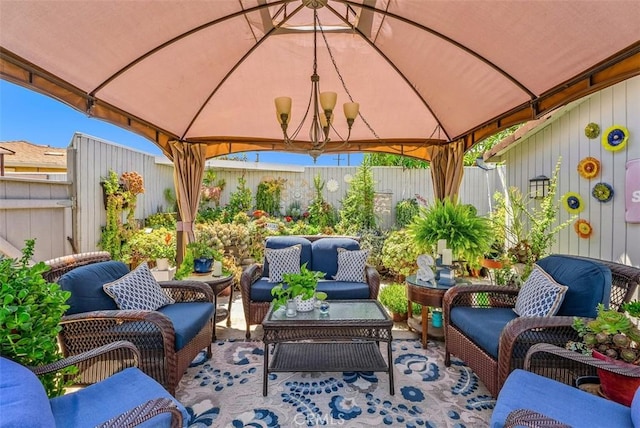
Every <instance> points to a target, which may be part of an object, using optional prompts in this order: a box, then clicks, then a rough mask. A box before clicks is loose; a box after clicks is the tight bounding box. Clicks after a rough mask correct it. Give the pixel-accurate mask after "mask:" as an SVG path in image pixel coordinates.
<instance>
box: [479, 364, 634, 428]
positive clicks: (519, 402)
mask: <svg viewBox="0 0 640 428" xmlns="http://www.w3.org/2000/svg"><path fill="white" fill-rule="evenodd" d="M639 395H640V390H639V391H638V392H636V396H635V399H638V400H640V399H639V398H638V396H639ZM523 408H524V409H529V410H533V411H536V412H538V413H542V414H543V415H546V416H548V417H550V418H553V419H556V420H558V421H560V422H563V423H565V424H567V425H569V426H572V427H617V428H623V427H633V424H632V421H631V411H630V408H629V407H626V406H623V405H622V404H618V403H616V402H614V401H609V400H606V399H604V398H601V397H599V396H597V395H593V394H589V393H587V392H584V391H581V390H579V389H578V388H574V387H572V386H569V385H565V384H563V383H560V382H556V381H554V380H551V379H548V378H545V377H543V376H539V375H537V374H534V373H531V372H528V371H525V370H521V369H516V370H514V371H513V372H512V373H511V374H510V375H509V377H508V378H507V381H506V382H505V384H504V386H503V387H502V389H501V390H500V394H499V395H498V400H497V402H496V407H495V408H494V410H493V414H492V415H491V423H490V426H491V427H492V428H498V427H502V426H503V425H504V422H505V420H506V418H507V416H508V415H509V413H510V412H511V411H513V410H516V409H523Z"/></svg>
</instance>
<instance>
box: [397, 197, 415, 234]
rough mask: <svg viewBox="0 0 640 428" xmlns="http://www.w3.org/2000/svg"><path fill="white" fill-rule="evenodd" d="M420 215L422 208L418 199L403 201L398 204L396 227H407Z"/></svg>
mask: <svg viewBox="0 0 640 428" xmlns="http://www.w3.org/2000/svg"><path fill="white" fill-rule="evenodd" d="M419 213H420V206H419V205H418V200H417V199H416V198H411V199H403V200H401V201H400V202H398V203H397V204H396V226H398V227H399V228H403V227H407V226H408V225H409V224H410V223H411V221H412V220H413V218H414V217H415V216H417V215H418V214H419Z"/></svg>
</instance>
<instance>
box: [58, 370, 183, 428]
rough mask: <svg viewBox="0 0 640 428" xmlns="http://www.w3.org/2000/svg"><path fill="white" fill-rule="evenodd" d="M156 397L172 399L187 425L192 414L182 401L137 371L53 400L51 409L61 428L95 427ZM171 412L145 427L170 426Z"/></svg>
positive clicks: (121, 373)
mask: <svg viewBox="0 0 640 428" xmlns="http://www.w3.org/2000/svg"><path fill="white" fill-rule="evenodd" d="M154 398H168V399H170V400H173V402H175V403H176V405H177V406H178V408H179V409H180V412H181V413H182V417H183V426H186V425H187V422H188V421H189V414H188V413H187V411H186V409H185V408H184V406H182V404H180V402H178V401H177V400H176V399H175V398H173V397H172V396H171V394H169V393H168V392H167V391H166V390H165V389H164V388H163V387H162V386H161V385H160V384H159V383H157V382H156V381H155V380H153V379H152V378H150V377H149V376H147V375H146V374H144V373H143V372H142V371H140V370H139V369H137V368H133V367H132V368H128V369H125V370H122V371H121V372H118V373H116V374H114V375H113V376H110V377H109V378H107V379H105V380H103V381H102V382H98V383H95V384H93V385H89V386H87V387H86V388H83V389H81V390H79V391H77V392H74V393H72V394H68V395H63V396H61V397H56V398H53V399H52V400H51V409H52V410H53V415H54V417H55V422H56V425H57V426H59V427H63V426H64V427H94V426H96V425H99V424H101V423H103V422H106V421H107V420H109V419H111V418H113V417H115V416H118V415H119V414H122V413H124V412H126V411H128V410H130V409H132V408H134V407H135V406H137V405H139V404H142V403H144V402H146V401H148V400H152V399H154ZM170 418H171V416H170V415H169V414H168V413H164V414H161V415H159V416H156V417H155V418H153V419H152V420H150V421H148V422H147V423H145V424H142V425H140V426H141V427H168V426H170Z"/></svg>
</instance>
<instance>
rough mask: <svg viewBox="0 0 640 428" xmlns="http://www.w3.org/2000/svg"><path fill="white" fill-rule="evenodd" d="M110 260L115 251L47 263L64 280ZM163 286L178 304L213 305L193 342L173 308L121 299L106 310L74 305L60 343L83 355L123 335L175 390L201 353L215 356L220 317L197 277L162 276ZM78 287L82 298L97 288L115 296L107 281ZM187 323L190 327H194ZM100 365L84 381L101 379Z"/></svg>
mask: <svg viewBox="0 0 640 428" xmlns="http://www.w3.org/2000/svg"><path fill="white" fill-rule="evenodd" d="M109 259H110V257H109V253H104V252H96V253H84V254H74V255H70V256H65V257H59V258H57V259H53V260H49V261H47V262H45V263H46V264H48V265H49V266H51V270H50V271H48V272H47V273H46V275H45V277H46V279H47V280H49V281H55V282H58V281H59V280H61V277H62V276H63V274H65V273H67V272H70V271H72V270H74V269H78V268H79V267H82V269H87V268H89V267H90V266H92V265H93V266H94V267H95V266H96V265H95V264H96V263H99V262H106V261H108V260H109ZM108 263H115V262H108ZM106 282H108V281H106ZM103 283H104V282H103ZM160 286H161V287H162V288H163V290H164V292H165V293H166V294H167V295H168V296H169V297H171V298H172V299H174V300H175V301H176V304H184V303H197V302H200V303H210V304H211V308H212V309H211V312H212V317H211V318H210V319H209V320H207V321H206V322H204V323H203V326H202V328H200V329H199V330H198V331H197V333H196V334H195V336H194V337H192V338H191V339H190V340H189V341H188V342H187V343H184V344H182V343H181V342H180V337H178V336H177V335H176V327H175V326H174V324H173V322H172V321H171V318H170V316H171V313H168V314H165V313H161V312H160V311H161V310H162V309H160V310H159V311H140V310H118V309H117V307H116V306H115V303H113V302H111V305H112V307H109V308H107V309H106V310H105V308H100V309H98V310H91V311H86V312H85V311H83V312H79V313H70V312H72V311H71V308H70V309H69V310H68V311H67V314H66V315H65V316H63V318H62V320H61V322H60V325H61V328H62V329H61V331H60V333H59V341H60V346H61V349H62V351H63V353H64V355H65V356H69V355H75V354H79V353H81V352H85V351H87V350H90V349H93V348H96V347H98V346H102V345H104V344H107V343H110V342H113V341H117V340H127V341H130V342H132V343H134V344H135V345H136V346H137V347H138V349H139V350H140V353H141V355H142V360H141V364H140V368H141V370H142V371H143V372H145V373H146V374H148V375H149V376H151V377H152V378H154V379H156V380H157V381H158V382H159V383H160V384H162V385H163V386H164V387H165V388H166V389H167V391H169V392H170V393H171V394H172V395H175V390H176V387H177V385H178V383H179V382H180V379H181V378H182V375H183V373H184V372H185V370H186V369H187V367H188V366H189V364H190V363H191V362H192V361H193V359H194V358H195V357H196V356H197V355H198V353H199V352H200V351H201V350H203V349H205V348H206V350H207V356H208V357H209V358H210V357H211V338H212V335H213V318H214V317H215V308H214V307H213V301H214V296H213V292H212V291H211V288H210V287H209V286H207V285H206V284H203V283H201V282H197V281H162V282H160ZM78 289H80V290H81V292H82V294H84V296H82V297H87V294H88V295H89V297H90V298H91V293H92V292H93V293H96V294H101V298H102V299H104V298H105V297H106V298H107V299H110V298H109V297H107V296H106V294H104V292H103V291H102V283H100V284H97V283H96V284H81V285H80V286H79V287H77V288H76V290H78ZM72 294H73V292H72ZM72 299H73V295H72ZM168 306H174V305H167V307H168ZM178 316H179V315H178ZM182 327H183V329H188V326H186V327H185V326H182ZM180 345H182V346H180ZM103 369H105V370H106V369H108V368H106V367H105V368H103ZM100 370H102V368H100V366H99V365H96V366H93V367H90V368H87V369H86V370H81V371H80V374H79V382H80V383H93V382H95V379H96V377H101V376H102V374H101V373H100Z"/></svg>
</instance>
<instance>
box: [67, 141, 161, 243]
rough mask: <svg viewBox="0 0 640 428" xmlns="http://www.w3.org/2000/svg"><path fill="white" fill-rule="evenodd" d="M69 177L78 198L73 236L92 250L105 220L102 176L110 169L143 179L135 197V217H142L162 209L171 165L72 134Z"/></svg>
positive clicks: (121, 147) (136, 152)
mask: <svg viewBox="0 0 640 428" xmlns="http://www.w3.org/2000/svg"><path fill="white" fill-rule="evenodd" d="M67 157H68V165H69V168H68V169H69V171H68V173H69V177H70V179H71V181H72V182H73V183H74V194H75V197H76V200H77V205H76V210H75V213H74V214H75V218H74V224H75V228H76V230H75V233H74V235H75V238H76V243H77V246H78V250H79V251H81V252H84V251H95V250H96V249H97V244H98V242H99V241H100V231H101V227H102V226H104V225H105V223H106V212H105V209H104V203H103V197H102V187H101V186H100V181H101V177H106V176H107V175H108V173H109V170H114V171H115V172H116V173H117V174H118V175H120V174H122V173H123V172H127V171H136V172H138V173H139V174H140V175H142V177H143V179H144V188H145V192H144V194H142V195H139V196H138V203H137V207H136V218H139V219H142V218H145V217H146V216H148V215H150V214H153V213H155V212H157V211H158V210H160V211H164V209H165V206H166V202H165V200H164V195H163V191H164V189H166V188H168V187H170V188H173V167H172V166H167V165H158V164H156V162H155V156H152V155H149V154H146V153H143V152H139V151H135V150H131V149H130V148H127V147H123V146H118V145H115V144H112V143H108V142H105V141H101V140H98V139H96V138H93V137H90V136H87V135H83V134H75V135H74V136H73V140H72V142H71V145H70V148H69V150H68V152H67Z"/></svg>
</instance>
